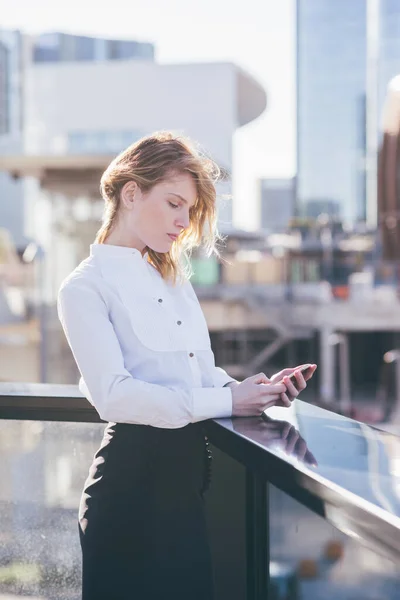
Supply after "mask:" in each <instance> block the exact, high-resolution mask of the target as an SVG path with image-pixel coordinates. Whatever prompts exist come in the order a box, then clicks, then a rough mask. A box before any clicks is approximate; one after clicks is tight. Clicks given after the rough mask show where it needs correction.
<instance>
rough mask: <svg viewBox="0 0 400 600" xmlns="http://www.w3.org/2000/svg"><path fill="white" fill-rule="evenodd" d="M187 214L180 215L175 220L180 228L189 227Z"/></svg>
mask: <svg viewBox="0 0 400 600" xmlns="http://www.w3.org/2000/svg"><path fill="white" fill-rule="evenodd" d="M189 222H190V219H189V215H180V216H179V218H178V219H176V221H175V225H176V227H179V228H180V229H187V228H188V227H189Z"/></svg>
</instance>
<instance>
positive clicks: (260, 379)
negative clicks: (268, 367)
mask: <svg viewBox="0 0 400 600" xmlns="http://www.w3.org/2000/svg"><path fill="white" fill-rule="evenodd" d="M249 379H250V380H251V381H252V382H253V383H257V384H259V383H269V381H270V380H269V379H268V377H267V376H266V374H265V373H257V375H252V376H251V377H249Z"/></svg>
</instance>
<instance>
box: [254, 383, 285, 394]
mask: <svg viewBox="0 0 400 600" xmlns="http://www.w3.org/2000/svg"><path fill="white" fill-rule="evenodd" d="M283 392H286V386H285V385H284V384H283V383H268V384H266V385H263V384H261V385H260V394H261V395H263V396H272V395H276V394H278V395H279V394H282V393H283Z"/></svg>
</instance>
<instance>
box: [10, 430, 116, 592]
mask: <svg viewBox="0 0 400 600" xmlns="http://www.w3.org/2000/svg"><path fill="white" fill-rule="evenodd" d="M103 429H104V425H103V424H87V423H55V422H40V421H0V481H1V486H0V520H1V528H0V598H3V596H4V598H9V597H10V598H11V597H12V598H14V597H15V595H17V597H18V598H19V597H21V598H22V597H24V598H25V597H28V598H29V597H32V598H35V600H38V599H40V600H64V599H65V600H78V599H80V597H81V595H80V578H81V554H80V546H79V536H78V524H77V516H78V505H79V499H80V494H81V491H82V488H83V485H84V482H85V479H86V476H87V472H88V469H89V466H90V463H91V461H92V458H93V455H94V453H95V452H96V450H97V448H98V446H99V444H100V441H101V437H102V433H103Z"/></svg>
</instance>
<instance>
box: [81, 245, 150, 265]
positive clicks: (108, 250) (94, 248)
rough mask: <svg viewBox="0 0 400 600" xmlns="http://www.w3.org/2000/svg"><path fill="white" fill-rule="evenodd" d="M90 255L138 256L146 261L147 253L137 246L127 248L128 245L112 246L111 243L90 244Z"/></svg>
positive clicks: (111, 256)
mask: <svg viewBox="0 0 400 600" xmlns="http://www.w3.org/2000/svg"><path fill="white" fill-rule="evenodd" d="M90 256H104V257H110V258H131V257H132V256H134V257H136V258H140V259H141V260H143V261H145V262H147V260H148V256H149V253H148V252H145V254H144V255H143V256H142V253H141V252H140V250H138V249H137V248H129V247H128V246H113V245H112V244H97V243H96V244H91V245H90Z"/></svg>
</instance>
